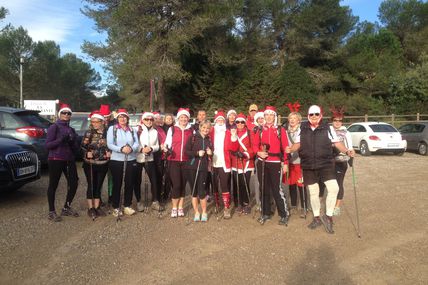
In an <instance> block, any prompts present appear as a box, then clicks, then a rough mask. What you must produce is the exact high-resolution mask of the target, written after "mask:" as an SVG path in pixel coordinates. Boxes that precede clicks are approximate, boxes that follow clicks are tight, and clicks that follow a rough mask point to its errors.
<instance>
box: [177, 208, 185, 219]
mask: <svg viewBox="0 0 428 285" xmlns="http://www.w3.org/2000/svg"><path fill="white" fill-rule="evenodd" d="M178 216H179V217H184V209H183V208H179V209H178Z"/></svg>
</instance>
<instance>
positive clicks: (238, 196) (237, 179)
mask: <svg viewBox="0 0 428 285" xmlns="http://www.w3.org/2000/svg"><path fill="white" fill-rule="evenodd" d="M235 177H236V196H237V198H238V207H240V206H241V199H240V194H239V192H241V189H240V188H239V172H238V156H236V175H235ZM238 207H237V208H238ZM238 214H239V216H240V215H241V214H242V208H241V212H239V213H238Z"/></svg>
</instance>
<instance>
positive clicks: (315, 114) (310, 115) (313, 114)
mask: <svg viewBox="0 0 428 285" xmlns="http://www.w3.org/2000/svg"><path fill="white" fill-rule="evenodd" d="M319 115H320V113H310V114H309V117H313V116H317V117H318V116H319Z"/></svg>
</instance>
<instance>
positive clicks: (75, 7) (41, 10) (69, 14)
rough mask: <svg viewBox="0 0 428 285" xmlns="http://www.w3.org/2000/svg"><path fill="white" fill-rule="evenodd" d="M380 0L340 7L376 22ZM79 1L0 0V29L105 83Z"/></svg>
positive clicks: (96, 36) (351, 0) (353, 0)
mask: <svg viewBox="0 0 428 285" xmlns="http://www.w3.org/2000/svg"><path fill="white" fill-rule="evenodd" d="M381 2H382V1H381V0H343V1H341V5H342V6H345V5H346V6H349V7H350V8H351V9H352V12H353V14H354V15H355V16H358V17H359V19H360V21H365V20H366V21H370V22H376V21H378V19H377V13H378V8H379V5H380V3H381ZM84 4H85V3H84V2H83V1H81V0H0V6H2V7H5V8H6V9H8V10H9V14H8V15H7V16H6V18H5V19H3V21H2V22H0V27H3V26H5V25H6V24H8V23H11V24H12V25H13V26H14V27H19V26H22V27H24V29H26V30H27V31H28V34H29V35H30V37H31V38H32V39H33V41H35V42H37V41H45V40H53V41H55V42H56V43H57V44H59V46H60V48H61V54H62V55H64V54H66V53H74V54H76V55H77V56H78V57H80V58H82V59H83V60H84V61H86V62H89V63H90V64H91V65H92V67H93V68H95V70H97V71H98V72H100V74H101V76H102V78H103V82H104V83H108V81H107V74H106V73H105V72H103V68H102V64H101V63H99V62H93V61H91V60H90V58H89V57H88V56H87V55H85V54H84V53H82V51H81V45H82V44H83V41H84V40H87V41H90V42H97V41H103V40H104V39H105V34H100V33H98V32H97V31H96V30H95V23H94V22H93V21H92V20H91V19H89V18H87V17H86V16H84V15H83V14H82V13H81V11H80V9H82V8H83V6H84Z"/></svg>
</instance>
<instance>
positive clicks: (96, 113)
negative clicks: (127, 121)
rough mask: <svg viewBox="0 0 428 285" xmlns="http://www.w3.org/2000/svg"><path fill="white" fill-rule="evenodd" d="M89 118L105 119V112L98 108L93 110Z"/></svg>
mask: <svg viewBox="0 0 428 285" xmlns="http://www.w3.org/2000/svg"><path fill="white" fill-rule="evenodd" d="M89 119H90V120H92V119H98V120H101V121H104V116H103V114H101V112H100V111H98V110H96V111H92V113H90V114H89Z"/></svg>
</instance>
